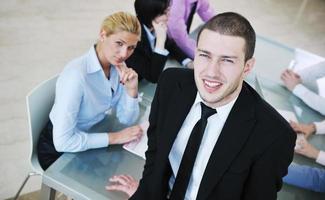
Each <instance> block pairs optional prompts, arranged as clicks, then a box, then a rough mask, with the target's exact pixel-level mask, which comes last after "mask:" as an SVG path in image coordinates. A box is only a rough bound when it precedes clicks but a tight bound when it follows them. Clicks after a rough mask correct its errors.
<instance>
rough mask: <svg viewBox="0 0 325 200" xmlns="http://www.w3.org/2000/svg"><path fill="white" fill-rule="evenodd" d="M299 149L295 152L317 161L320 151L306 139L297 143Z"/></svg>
mask: <svg viewBox="0 0 325 200" xmlns="http://www.w3.org/2000/svg"><path fill="white" fill-rule="evenodd" d="M297 144H298V146H299V148H296V149H295V152H296V153H298V154H301V155H303V156H306V157H308V158H312V159H315V160H316V159H317V157H318V154H319V150H318V149H316V148H315V147H314V146H313V145H311V144H310V143H309V142H308V141H307V140H306V139H305V138H302V139H300V140H298V141H297Z"/></svg>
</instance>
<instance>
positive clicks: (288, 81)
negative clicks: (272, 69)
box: [281, 69, 302, 91]
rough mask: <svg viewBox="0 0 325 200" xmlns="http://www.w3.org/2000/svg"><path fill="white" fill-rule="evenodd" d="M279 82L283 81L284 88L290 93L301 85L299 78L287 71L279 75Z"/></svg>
mask: <svg viewBox="0 0 325 200" xmlns="http://www.w3.org/2000/svg"><path fill="white" fill-rule="evenodd" d="M281 80H282V81H283V83H284V85H285V86H286V88H287V89H288V90H290V91H292V90H293V89H294V88H295V87H296V85H298V84H300V83H302V80H301V78H300V76H299V75H298V74H296V73H295V72H293V71H292V70H289V69H287V70H285V71H284V72H283V73H282V74H281Z"/></svg>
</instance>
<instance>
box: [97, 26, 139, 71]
mask: <svg viewBox="0 0 325 200" xmlns="http://www.w3.org/2000/svg"><path fill="white" fill-rule="evenodd" d="M100 37H101V42H102V43H103V45H102V46H103V48H102V51H103V52H102V53H103V55H104V57H105V58H106V59H107V61H108V62H109V63H110V64H112V65H119V64H121V63H123V62H124V61H125V60H126V59H127V58H128V57H130V56H131V54H132V53H133V51H134V49H135V47H136V46H137V43H138V41H139V36H138V35H136V34H134V33H130V32H127V31H120V32H117V33H114V34H111V35H109V36H106V32H105V31H102V32H101V36H100Z"/></svg>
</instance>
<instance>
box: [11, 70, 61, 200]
mask: <svg viewBox="0 0 325 200" xmlns="http://www.w3.org/2000/svg"><path fill="white" fill-rule="evenodd" d="M57 78H58V76H57V75H56V76H54V77H52V78H50V79H48V80H46V81H43V82H42V83H40V84H39V85H37V86H36V87H35V88H34V89H33V90H32V91H30V92H29V93H28V95H27V96H26V103H27V116H28V125H29V135H30V144H31V145H30V148H31V150H30V152H31V154H30V164H31V167H32V171H31V172H30V173H28V175H27V177H26V178H25V180H24V181H23V183H22V185H21V186H20V188H19V190H18V192H17V193H16V196H15V197H14V200H16V199H18V197H19V195H20V192H21V191H22V189H23V188H24V186H25V184H26V183H27V181H28V179H29V178H30V177H31V176H35V175H42V174H43V172H44V171H43V169H42V167H41V166H40V163H39V160H38V157H37V142H38V138H39V135H40V133H41V132H42V130H43V128H44V127H45V125H46V124H47V122H48V120H49V113H50V111H51V108H52V106H53V103H54V98H55V84H56V80H57Z"/></svg>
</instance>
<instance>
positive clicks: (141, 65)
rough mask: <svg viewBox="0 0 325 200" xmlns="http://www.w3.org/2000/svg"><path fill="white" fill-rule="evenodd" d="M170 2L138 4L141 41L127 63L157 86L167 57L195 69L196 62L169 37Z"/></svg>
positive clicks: (155, 0)
mask: <svg viewBox="0 0 325 200" xmlns="http://www.w3.org/2000/svg"><path fill="white" fill-rule="evenodd" d="M169 5H170V0H135V2H134V9H135V12H136V15H137V17H138V19H139V21H140V23H141V40H140V41H139V42H138V44H137V47H136V48H135V50H134V52H133V54H132V55H131V56H130V57H129V58H128V59H127V60H126V61H125V62H126V64H127V66H128V67H131V68H133V69H134V70H135V71H136V72H137V73H138V75H139V80H141V79H142V78H144V79H146V80H148V81H150V82H152V83H157V81H158V78H159V76H160V74H161V72H162V71H163V69H164V67H165V64H166V62H167V59H168V57H172V58H175V59H176V60H177V61H178V62H179V63H180V64H182V65H184V66H186V67H189V68H193V64H192V63H193V62H192V60H191V59H189V58H188V57H187V56H186V54H185V53H184V52H183V51H182V50H181V49H180V48H179V47H178V46H177V45H176V43H175V42H174V41H173V40H171V39H169V38H168V37H167V20H168V17H169V9H170V8H169Z"/></svg>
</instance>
